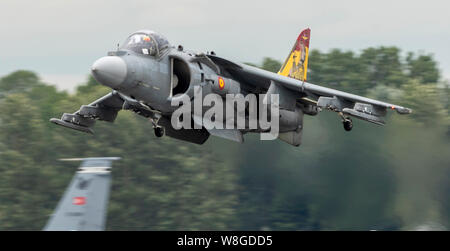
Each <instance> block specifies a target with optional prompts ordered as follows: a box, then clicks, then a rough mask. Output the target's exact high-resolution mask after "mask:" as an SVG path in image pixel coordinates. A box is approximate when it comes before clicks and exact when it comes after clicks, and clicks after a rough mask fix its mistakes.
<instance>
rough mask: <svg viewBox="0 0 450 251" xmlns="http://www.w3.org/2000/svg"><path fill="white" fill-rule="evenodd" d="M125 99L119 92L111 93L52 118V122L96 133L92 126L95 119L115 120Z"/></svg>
mask: <svg viewBox="0 0 450 251" xmlns="http://www.w3.org/2000/svg"><path fill="white" fill-rule="evenodd" d="M123 103H124V99H123V98H122V97H121V95H119V94H118V93H115V92H112V93H109V94H107V95H105V96H103V97H101V98H99V99H97V100H95V101H94V102H92V103H90V104H89V105H83V106H81V108H80V109H79V110H78V111H76V112H74V113H64V114H63V115H62V117H61V119H56V118H52V119H50V122H52V123H55V124H57V125H60V126H64V127H67V128H70V129H74V130H77V131H82V132H87V133H94V131H93V130H92V126H93V125H94V124H95V120H96V119H98V120H104V121H108V122H113V121H114V120H115V119H116V117H117V113H118V111H119V110H121V109H122V106H123Z"/></svg>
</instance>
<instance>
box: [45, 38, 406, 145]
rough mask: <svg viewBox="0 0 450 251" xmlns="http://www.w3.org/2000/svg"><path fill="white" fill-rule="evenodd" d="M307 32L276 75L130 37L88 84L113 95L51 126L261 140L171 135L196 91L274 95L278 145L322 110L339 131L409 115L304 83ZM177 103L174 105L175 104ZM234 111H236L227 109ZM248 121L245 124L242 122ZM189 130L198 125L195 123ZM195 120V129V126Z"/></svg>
mask: <svg viewBox="0 0 450 251" xmlns="http://www.w3.org/2000/svg"><path fill="white" fill-rule="evenodd" d="M310 33H311V31H310V29H306V30H304V31H302V32H301V33H300V35H299V36H298V38H297V40H296V41H295V43H294V46H293V48H292V50H291V52H290V53H289V55H288V58H287V59H286V61H285V62H284V64H283V66H282V67H281V69H280V70H279V72H278V74H276V73H272V72H269V71H265V70H262V69H259V68H256V67H253V66H249V65H245V64H241V63H237V62H232V61H230V60H228V59H225V58H223V57H219V56H217V55H216V54H215V53H214V52H209V53H195V52H191V51H188V50H184V49H183V47H182V46H178V47H175V46H171V45H170V44H169V42H168V40H167V39H166V38H165V37H164V36H162V35H160V34H159V33H156V32H153V31H149V30H141V31H137V32H135V33H133V34H131V35H130V36H129V37H128V38H127V40H126V41H125V42H124V43H123V45H122V46H121V47H120V48H118V50H117V51H112V52H109V53H108V55H107V56H105V57H102V58H100V59H98V60H97V61H95V62H94V64H93V65H92V68H91V71H92V75H93V77H94V78H95V79H96V80H97V81H98V82H99V83H100V84H102V85H105V86H107V87H109V88H111V89H112V92H111V93H109V94H107V95H105V96H103V97H101V98H99V99H97V100H96V101H94V102H92V103H91V104H89V105H83V106H81V108H80V109H79V110H78V111H76V112H75V113H71V114H69V113H64V114H63V115H62V117H61V119H55V118H53V119H51V120H50V121H51V122H53V123H55V124H58V125H61V126H65V127H68V128H71V129H75V130H78V131H82V132H87V133H93V130H92V127H93V126H94V123H95V122H96V120H101V121H107V122H113V121H114V120H115V118H116V116H117V113H118V111H120V110H122V109H123V110H130V111H133V112H135V113H137V114H138V115H141V116H144V117H147V118H149V119H150V120H151V121H152V125H153V128H154V132H155V135H156V136H158V137H161V136H163V135H167V136H169V137H173V138H177V139H180V140H185V141H189V142H193V143H197V144H202V143H204V142H205V141H206V140H207V139H208V137H209V135H211V134H212V135H214V136H218V137H222V138H226V139H230V140H234V141H238V142H243V134H245V133H249V132H254V133H262V132H264V130H263V129H261V128H257V129H251V128H244V129H206V128H205V127H200V128H198V129H186V128H183V129H179V130H177V129H175V128H174V127H173V126H172V124H171V115H172V114H173V112H174V111H175V110H176V109H177V108H178V107H176V106H172V103H178V101H179V100H181V99H182V97H186V95H187V96H188V97H189V98H190V99H193V97H194V95H195V93H194V91H195V90H199V88H201V91H202V95H207V94H210V93H215V94H218V95H220V96H222V97H223V98H225V95H227V94H243V95H244V96H245V95H247V94H264V95H268V94H278V95H279V96H278V97H279V104H278V107H279V118H280V119H279V134H278V138H279V139H281V140H283V141H285V142H287V143H289V144H291V145H294V146H299V145H300V143H301V136H302V131H303V117H304V115H305V114H306V115H311V116H314V115H317V114H318V113H319V112H320V111H322V110H325V109H326V110H330V111H334V112H336V113H337V114H338V115H339V117H340V118H341V121H342V123H343V126H344V129H345V130H347V131H350V130H351V129H352V127H353V124H352V119H351V118H352V117H353V118H358V119H362V120H365V121H368V122H372V123H375V124H378V125H384V123H385V122H384V120H383V119H382V117H384V116H385V115H386V111H387V110H394V111H396V112H397V113H399V114H408V113H411V110H410V109H408V108H405V107H402V106H399V105H394V104H389V103H385V102H382V101H378V100H374V99H370V98H365V97H361V96H358V95H354V94H350V93H346V92H342V91H338V90H334V89H330V88H326V87H323V86H320V85H315V84H312V83H308V82H306V75H307V68H308V52H309V41H310ZM174 101H175V102H174ZM233 109H234V108H233ZM246 119H247V117H246ZM191 120H192V123H197V124H198V123H199V121H198V118H197V119H196V117H195V116H194V117H193V119H191ZM201 122H202V121H201V120H200V124H201Z"/></svg>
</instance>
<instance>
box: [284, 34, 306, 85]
mask: <svg viewBox="0 0 450 251" xmlns="http://www.w3.org/2000/svg"><path fill="white" fill-rule="evenodd" d="M310 36H311V29H309V28H308V29H305V30H303V31H302V32H301V33H300V35H299V36H298V38H297V41H295V44H294V47H293V48H292V50H291V53H290V54H289V56H288V58H287V59H286V61H285V62H284V64H283V66H282V67H281V69H280V71H278V74H280V75H283V76H286V77H290V78H295V79H298V80H301V81H306V73H307V71H308V52H309V39H310Z"/></svg>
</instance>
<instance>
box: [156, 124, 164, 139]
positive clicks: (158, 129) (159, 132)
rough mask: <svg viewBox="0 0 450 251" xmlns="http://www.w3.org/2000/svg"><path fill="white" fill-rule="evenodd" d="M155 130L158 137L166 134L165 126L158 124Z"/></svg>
mask: <svg viewBox="0 0 450 251" xmlns="http://www.w3.org/2000/svg"><path fill="white" fill-rule="evenodd" d="M154 130H155V136H156V137H158V138H161V137H162V136H164V128H163V127H161V126H157V127H155V128H154Z"/></svg>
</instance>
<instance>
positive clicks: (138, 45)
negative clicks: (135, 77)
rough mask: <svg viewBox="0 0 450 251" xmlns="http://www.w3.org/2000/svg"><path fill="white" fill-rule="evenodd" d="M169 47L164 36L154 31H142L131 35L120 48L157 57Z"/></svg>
mask: <svg viewBox="0 0 450 251" xmlns="http://www.w3.org/2000/svg"><path fill="white" fill-rule="evenodd" d="M169 46H170V45H169V41H167V39H166V38H165V37H164V36H162V35H160V34H158V33H156V32H154V31H149V30H142V31H137V32H135V33H133V34H131V35H130V36H129V37H128V38H127V40H125V43H123V45H122V46H121V47H120V48H121V49H126V50H131V51H134V52H136V53H139V54H143V55H150V56H157V57H159V56H161V55H162V54H163V53H164V52H165V51H166V50H167V49H168V48H169Z"/></svg>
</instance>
